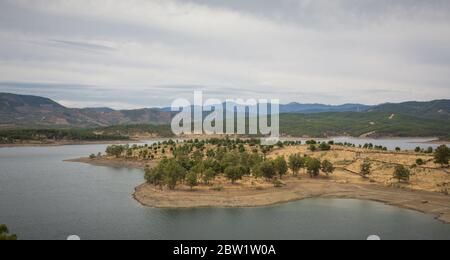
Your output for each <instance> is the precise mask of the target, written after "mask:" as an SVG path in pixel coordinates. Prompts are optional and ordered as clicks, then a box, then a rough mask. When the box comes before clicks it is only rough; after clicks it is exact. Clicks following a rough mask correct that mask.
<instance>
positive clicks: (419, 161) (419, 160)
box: [416, 158, 425, 166]
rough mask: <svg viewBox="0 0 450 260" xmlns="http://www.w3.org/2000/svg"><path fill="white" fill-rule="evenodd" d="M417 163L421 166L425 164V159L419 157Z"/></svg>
mask: <svg viewBox="0 0 450 260" xmlns="http://www.w3.org/2000/svg"><path fill="white" fill-rule="evenodd" d="M416 164H417V165H419V166H420V165H424V164H425V161H424V160H423V159H422V158H419V159H417V160H416Z"/></svg>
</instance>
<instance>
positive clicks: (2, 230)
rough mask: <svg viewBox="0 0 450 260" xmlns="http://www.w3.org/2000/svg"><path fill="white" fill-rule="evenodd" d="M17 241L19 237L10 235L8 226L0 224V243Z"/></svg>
mask: <svg viewBox="0 0 450 260" xmlns="http://www.w3.org/2000/svg"><path fill="white" fill-rule="evenodd" d="M5 240H17V236H16V235H14V234H10V233H9V230H8V227H7V226H6V225H3V224H0V241H5Z"/></svg>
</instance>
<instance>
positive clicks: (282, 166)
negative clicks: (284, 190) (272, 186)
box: [274, 156, 289, 179]
mask: <svg viewBox="0 0 450 260" xmlns="http://www.w3.org/2000/svg"><path fill="white" fill-rule="evenodd" d="M274 166H275V169H276V172H277V174H278V175H279V176H280V179H281V178H283V176H284V175H286V173H287V171H288V169H289V168H288V165H287V162H286V159H285V158H284V156H279V157H277V158H276V159H275V161H274Z"/></svg>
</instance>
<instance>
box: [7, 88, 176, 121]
mask: <svg viewBox="0 0 450 260" xmlns="http://www.w3.org/2000/svg"><path fill="white" fill-rule="evenodd" d="M170 119H171V113H170V112H164V111H160V110H158V109H138V110H117V111H116V110H113V109H110V108H85V109H75V108H67V107H64V106H62V105H60V104H58V103H56V102H54V101H52V100H50V99H48V98H42V97H37V96H24V95H15V94H8V93H0V128H94V127H106V126H113V125H124V124H155V125H159V124H168V123H169V122H170Z"/></svg>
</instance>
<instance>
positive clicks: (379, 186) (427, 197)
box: [71, 146, 450, 223]
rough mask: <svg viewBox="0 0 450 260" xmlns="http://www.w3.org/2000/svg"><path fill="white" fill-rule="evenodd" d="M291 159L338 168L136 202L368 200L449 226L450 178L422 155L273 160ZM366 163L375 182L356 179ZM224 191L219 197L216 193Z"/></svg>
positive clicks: (141, 192) (147, 189) (148, 195)
mask: <svg viewBox="0 0 450 260" xmlns="http://www.w3.org/2000/svg"><path fill="white" fill-rule="evenodd" d="M292 153H301V154H309V155H310V156H313V157H316V158H320V159H322V160H325V159H326V160H329V161H331V162H333V164H334V165H335V166H336V171H335V173H334V174H332V175H331V176H330V177H326V176H324V175H323V174H322V176H321V177H319V178H316V179H311V178H309V177H308V176H307V175H306V174H305V173H302V174H300V176H299V177H294V176H292V175H290V176H289V177H284V178H283V179H282V182H283V183H284V184H285V185H284V186H283V187H281V188H276V187H274V186H273V184H271V183H267V182H265V181H263V180H255V179H254V178H250V177H246V178H244V179H243V180H242V181H239V182H238V183H236V184H231V183H230V182H229V181H227V180H225V179H223V177H219V178H218V179H217V180H216V181H215V183H214V185H213V186H208V185H200V186H198V187H196V188H194V190H191V189H190V188H189V187H186V186H184V185H179V186H177V189H176V190H173V191H171V190H168V189H166V188H164V189H163V190H161V189H159V187H154V186H151V185H148V184H142V185H140V186H138V187H136V190H135V193H134V198H135V199H136V200H137V201H139V202H140V203H141V204H142V205H144V206H148V207H154V208H203V207H219V208H229V207H261V206H268V205H274V204H279V203H286V202H291V201H297V200H302V199H307V198H345V199H363V200H371V201H377V202H382V203H386V204H388V205H393V206H397V207H401V208H406V209H411V210H416V211H419V212H423V213H427V214H431V215H434V216H436V218H437V219H439V220H440V221H442V222H443V223H450V196H448V195H446V194H445V193H447V192H444V189H445V190H446V191H448V187H449V185H450V173H449V172H448V168H447V169H442V168H440V167H439V166H437V165H435V164H434V163H433V162H432V158H431V156H430V155H426V154H417V153H409V152H402V153H394V152H377V151H368V150H362V149H357V148H342V147H333V149H332V150H331V151H327V152H314V153H312V152H309V151H307V150H306V146H295V147H286V148H283V149H277V150H275V151H273V152H272V153H271V154H270V155H269V156H271V157H275V156H278V155H282V156H288V155H289V154H292ZM418 158H422V159H424V160H425V161H427V163H426V164H425V165H424V166H420V167H417V168H414V169H412V170H411V171H412V176H411V180H410V182H409V183H398V182H397V181H396V180H393V179H392V173H393V169H394V167H395V166H396V165H397V164H403V165H405V166H411V165H413V164H414V163H415V160H416V159H418ZM364 159H370V160H371V161H372V164H373V171H372V175H371V177H370V179H365V178H362V177H361V176H359V175H358V174H357V172H358V171H359V166H360V164H361V163H362V162H363V161H364ZM71 161H72V162H82V163H89V164H93V165H100V166H112V167H128V168H140V169H143V168H145V166H150V167H152V166H154V165H155V163H156V162H149V161H133V160H127V159H116V158H100V159H93V160H91V159H89V158H81V159H76V160H71ZM218 186H220V187H221V188H222V190H220V191H218V190H216V189H214V187H218Z"/></svg>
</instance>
